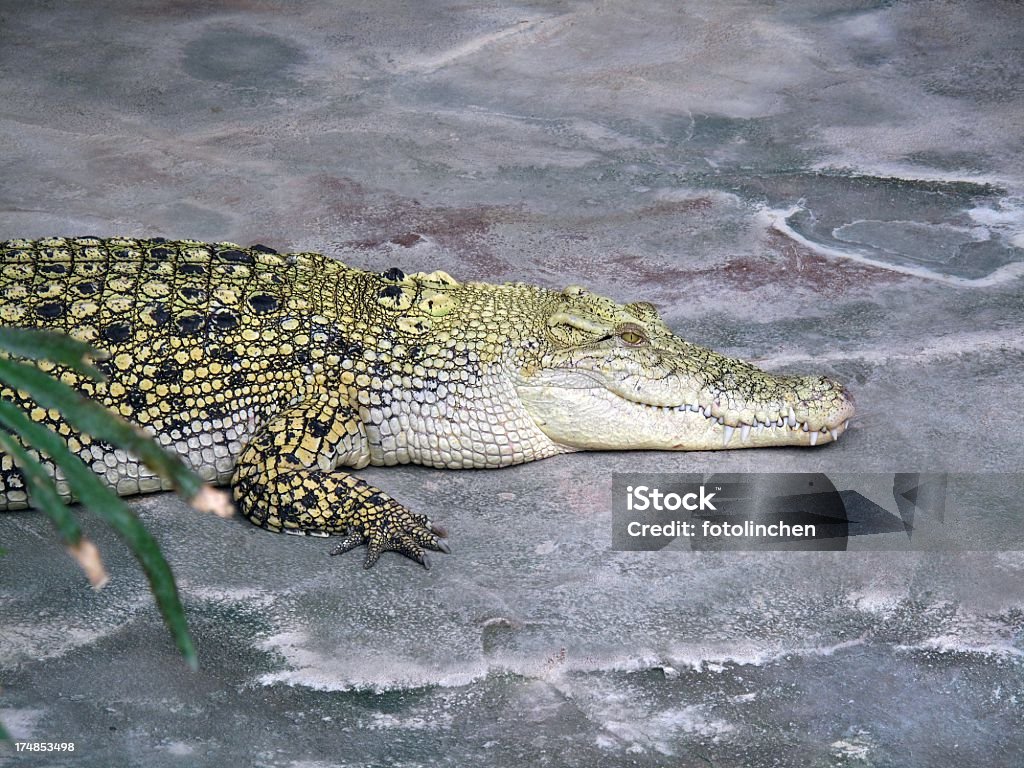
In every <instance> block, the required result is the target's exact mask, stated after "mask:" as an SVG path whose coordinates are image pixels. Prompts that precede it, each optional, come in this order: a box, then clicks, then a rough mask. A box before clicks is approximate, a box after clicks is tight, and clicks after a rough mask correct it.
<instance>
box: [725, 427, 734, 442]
mask: <svg viewBox="0 0 1024 768" xmlns="http://www.w3.org/2000/svg"><path fill="white" fill-rule="evenodd" d="M735 431H736V429H735V427H729V426H727V427H726V428H725V432H724V433H723V437H722V445H728V444H729V441H730V440H732V436H733V433H734V432H735Z"/></svg>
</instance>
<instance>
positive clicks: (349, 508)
mask: <svg viewBox="0 0 1024 768" xmlns="http://www.w3.org/2000/svg"><path fill="white" fill-rule="evenodd" d="M367 460H368V447H367V443H366V433H365V431H364V429H363V424H362V422H361V421H360V420H359V417H358V414H357V413H356V412H355V411H354V409H352V408H351V407H350V406H348V405H347V404H346V403H344V402H342V401H341V400H340V398H338V397H337V396H328V395H325V396H322V397H319V398H315V399H312V400H309V401H306V402H303V403H300V404H297V405H294V406H292V407H290V408H288V409H287V410H286V411H283V412H282V413H280V414H278V415H277V416H275V417H274V418H273V419H271V420H270V421H269V422H267V423H266V424H265V425H264V426H263V427H262V428H261V429H259V430H258V431H257V432H256V433H255V434H254V435H253V438H252V440H251V441H250V442H249V444H248V446H247V447H246V449H245V451H244V452H243V453H242V456H241V458H240V459H239V462H238V466H237V467H236V468H235V473H234V477H233V478H232V480H231V485H232V489H233V490H232V493H233V496H234V499H235V503H236V504H237V505H238V508H239V509H240V510H241V511H242V514H244V515H245V516H246V517H247V518H248V519H249V520H250V521H252V522H253V523H255V524H256V525H258V526H260V527H261V528H266V529H268V530H272V531H284V532H287V533H299V534H310V535H314V536H327V535H331V534H342V535H344V536H345V539H344V540H343V541H342V542H341V543H340V544H339V545H338V546H337V547H335V548H334V550H333V551H332V552H331V554H332V555H337V554H341V553H343V552H347V551H349V550H350V549H354V548H355V547H358V546H359V545H361V544H363V543H366V545H367V548H368V552H367V555H366V562H365V565H364V567H366V568H369V567H370V566H372V565H373V564H374V563H375V562H377V558H379V557H380V555H381V553H382V552H385V551H388V550H392V551H395V552H399V553H401V554H403V555H405V556H406V557H409V558H412V559H413V560H415V561H416V562H418V563H421V564H422V565H423V566H424V567H426V568H429V567H430V561H429V559H428V558H427V555H426V553H425V552H424V551H423V550H424V549H425V548H426V549H433V550H438V551H441V552H448V551H449V550H448V546H447V545H446V544H445V543H444V542H443V541H442V540H441V539H440V537H441V536H443V535H444V531H442V530H441V529H439V528H435V527H434V526H432V525H431V523H430V520H429V519H427V517H426V516H425V515H416V514H413V513H412V512H410V511H409V510H408V509H406V508H405V507H403V506H402V505H401V504H399V503H398V502H397V501H395V500H394V499H393V498H391V497H390V496H388V495H387V494H386V493H384V492H383V491H381V490H379V489H377V488H375V487H373V486H372V485H370V484H369V483H367V482H366V481H364V480H361V479H360V478H358V477H355V476H354V475H351V474H349V473H348V472H345V471H343V470H340V469H336V467H337V466H339V465H350V466H356V467H362V466H365V465H366V462H367Z"/></svg>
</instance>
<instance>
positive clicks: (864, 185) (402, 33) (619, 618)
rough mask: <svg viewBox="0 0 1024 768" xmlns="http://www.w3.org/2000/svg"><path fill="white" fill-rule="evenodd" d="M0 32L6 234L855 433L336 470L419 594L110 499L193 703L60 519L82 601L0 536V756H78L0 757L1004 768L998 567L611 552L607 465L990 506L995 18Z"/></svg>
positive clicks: (588, 20) (299, 20) (1011, 234)
mask: <svg viewBox="0 0 1024 768" xmlns="http://www.w3.org/2000/svg"><path fill="white" fill-rule="evenodd" d="M0 39H2V41H3V45H2V46H0V73H2V75H0V237H14V236H28V237H33V236H43V235H50V234H68V235H70V234H97V235H112V234H119V233H125V234H134V235H160V236H164V237H193V238H201V239H215V240H231V241H235V242H240V243H245V244H248V243H255V242H261V243H264V244H266V245H269V246H272V247H275V248H278V249H280V250H298V249H311V250H319V251H324V252H327V253H330V254H333V255H336V256H338V257H339V258H342V259H344V260H346V261H348V262H350V263H352V264H355V265H357V266H361V267H366V268H372V269H382V268H386V267H389V266H391V265H399V266H401V267H402V268H403V269H405V270H406V271H413V270H418V269H425V270H428V271H430V270H433V269H439V268H440V269H445V270H447V271H449V272H450V273H452V274H454V275H456V276H459V277H461V278H464V279H485V280H490V281H502V280H527V281H531V282H536V283H540V284H543V285H547V286H552V287H560V286H562V285H565V284H572V283H575V284H584V285H588V286H589V287H591V288H592V289H594V290H597V291H601V292H604V293H607V294H609V295H612V296H615V297H617V298H619V299H622V300H647V301H652V302H654V303H656V304H657V305H659V306H660V307H661V309H662V311H663V313H664V315H665V316H666V317H667V319H668V320H669V321H670V323H671V324H672V325H673V326H674V327H676V328H677V329H678V330H679V332H680V333H682V334H683V335H685V336H686V337H687V338H688V339H690V340H692V341H695V342H699V343H701V344H705V345H708V346H711V347H714V348H716V349H718V350H720V351H723V352H726V353H730V354H736V355H740V356H743V357H747V358H756V359H758V360H760V361H761V363H762V365H764V366H766V367H769V368H771V369H774V370H785V371H794V372H795V371H814V372H821V373H826V374H830V375H834V376H837V377H839V378H842V379H843V380H845V381H847V382H848V383H849V385H850V387H851V389H852V391H853V393H854V395H855V397H856V398H857V402H858V406H859V416H858V418H857V419H856V420H855V422H854V423H853V425H852V427H851V429H850V431H849V432H848V433H847V434H846V435H844V436H843V437H842V439H841V440H840V441H839V443H838V444H836V445H834V446H828V447H823V448H821V449H817V450H797V449H775V450H763V451H738V452H727V453H714V454H705V453H695V454H666V453H661V454H658V453H652V454H580V455H574V456H564V457H559V458H556V459H551V460H548V461H545V462H541V463H538V464H534V465H527V466H524V467H519V468H514V469H509V470H501V471H494V472H468V471H467V472H444V471H435V470H427V469H422V468H415V467H406V468H398V469H388V470H373V471H366V472H365V473H363V474H364V476H366V477H367V478H368V479H371V480H372V481H374V482H376V483H377V484H379V485H380V486H382V487H383V488H385V489H387V490H388V491H389V492H391V493H393V494H394V495H395V496H396V497H398V498H399V499H401V500H403V501H405V502H406V503H407V504H408V505H409V506H411V507H412V508H414V509H416V510H419V511H425V512H428V513H429V514H430V515H431V516H432V517H433V518H434V519H435V520H437V521H439V522H442V523H443V524H444V525H446V527H447V528H448V529H449V531H450V534H451V538H450V541H451V546H452V549H453V554H452V555H450V556H443V555H439V556H437V557H435V558H434V567H433V569H432V570H431V571H429V572H425V571H422V570H421V569H418V568H417V567H415V566H414V565H413V564H411V563H409V562H406V561H403V560H401V559H400V558H398V557H397V556H388V557H385V558H384V559H383V560H382V561H381V563H380V564H379V565H378V566H377V567H376V568H374V569H373V570H371V571H363V570H362V569H361V568H359V562H358V558H356V557H352V556H350V557H349V558H347V559H330V558H328V557H327V556H326V550H327V549H328V547H329V544H328V543H327V542H323V541H319V540H315V539H309V540H306V539H298V538H292V537H280V536H274V535H271V534H268V533H265V532H262V531H259V530H256V529H254V528H252V527H251V526H249V525H248V524H247V523H245V522H243V521H229V522H224V521H220V520H216V519H208V518H204V517H199V516H196V515H195V514H193V513H191V512H190V511H189V510H188V509H187V508H186V507H185V506H184V505H183V504H182V503H181V502H179V501H178V500H176V499H175V498H174V497H172V496H157V497H150V498H146V499H143V500H140V501H139V502H138V503H137V504H135V508H136V509H137V510H138V512H139V514H140V515H141V516H142V517H143V518H144V519H145V521H146V523H147V525H148V526H149V527H150V529H151V530H152V531H153V532H154V534H155V535H156V536H157V537H158V539H159V541H160V543H161V545H162V547H163V549H164V551H165V553H166V554H167V556H168V558H169V560H170V562H171V564H172V566H173V568H174V570H175V573H176V575H177V578H178V582H179V587H180V589H181V592H182V595H183V598H184V601H185V604H186V608H187V610H188V615H189V620H190V625H191V627H192V631H193V634H194V637H195V639H196V642H197V645H198V648H199V654H200V659H201V664H202V666H201V670H200V671H199V672H198V673H196V674H193V673H190V672H188V671H187V670H186V669H185V667H184V665H183V664H182V663H181V662H180V660H179V659H178V658H177V657H176V655H175V653H174V650H173V648H172V646H171V643H170V641H169V638H168V635H167V632H166V631H165V629H164V628H163V626H162V624H161V622H160V620H159V617H158V616H157V614H156V612H155V609H154V608H153V606H152V601H151V599H150V596H149V593H148V591H147V587H146V584H145V581H144V579H143V578H142V577H141V575H140V574H139V571H138V569H137V568H136V567H135V566H134V564H133V562H132V560H131V558H130V556H129V555H128V554H127V553H126V551H125V550H124V548H123V546H122V545H121V544H120V543H119V542H118V541H117V540H116V539H114V538H113V537H112V535H111V534H109V533H108V532H107V531H105V530H104V529H103V528H102V527H101V526H99V525H97V524H96V522H95V520H94V519H93V518H92V517H90V516H89V515H88V514H85V515H84V516H83V517H84V519H85V521H86V524H87V527H88V529H89V534H90V536H92V537H93V538H94V539H95V540H96V541H97V542H98V544H99V545H100V547H101V549H102V552H103V555H104V557H105V560H106V562H107V565H108V567H109V569H110V571H111V574H112V576H113V579H112V582H111V584H110V585H109V586H108V587H107V588H106V589H104V590H103V591H102V592H100V593H98V594H95V593H93V592H91V591H90V590H89V589H88V588H87V586H86V585H85V583H84V581H83V579H82V577H81V575H80V574H79V573H78V572H77V570H76V567H75V566H74V565H73V564H72V563H71V562H70V561H69V560H68V559H67V558H66V557H65V556H64V554H63V553H62V551H61V550H60V548H59V547H58V545H57V544H56V541H55V537H54V535H53V533H52V532H51V530H50V529H49V527H48V524H47V523H46V522H45V521H44V520H43V519H42V518H41V517H40V516H39V515H38V514H35V513H24V514H17V515H6V516H4V517H3V518H2V519H0V541H2V547H3V549H4V550H5V554H4V555H3V556H2V557H0V686H2V691H0V721H2V722H3V723H4V724H5V725H6V727H7V728H8V730H9V731H10V732H11V734H12V736H13V737H14V738H15V739H16V740H20V741H46V742H52V741H73V742H74V743H75V747H76V749H75V753H74V754H73V755H62V756H61V755H47V756H41V755H30V754H27V753H18V754H15V753H13V752H8V753H7V754H6V755H4V754H0V764H3V765H7V764H10V765H46V766H53V765H58V766H63V765H67V766H71V765H74V766H118V765H125V766H127V765H140V764H144V765H153V766H206V765H209V766H215V765H216V766H220V765H257V766H295V767H296V768H298V767H299V766H303V767H313V766H316V767H317V768H320V767H324V768H326V766H360V767H363V766H366V767H369V766H384V765H401V766H440V765H477V764H481V765H482V764H487V765H499V766H503V765H508V766H522V765H550V766H591V765H634V766H665V765H672V766H689V765H709V764H710V765H717V766H768V765H771V766H824V765H829V766H846V765H849V766H853V765H872V766H945V765H949V766H953V765H956V766H989V765H1012V764H1016V763H1019V762H1020V761H1021V759H1022V758H1021V754H1022V753H1024V737H1021V735H1020V734H1021V733H1022V732H1024V730H1022V728H1021V726H1022V725H1024V723H1022V720H1024V690H1022V682H1024V670H1022V664H1021V658H1022V653H1024V638H1022V627H1024V618H1022V617H1024V605H1022V598H1021V586H1022V582H1024V555H1022V554H1021V552H1020V551H1016V550H1015V549H1013V548H1012V543H1011V544H1008V545H1007V546H1006V547H1005V549H1004V550H1003V551H985V552H960V553H956V552H944V553H942V552H940V553H935V552H933V553H924V552H821V553H758V554H753V553H746V554H744V553H696V552H682V551H665V552H656V553H624V552H612V551H610V543H611V515H610V508H611V500H610V494H611V475H612V473H613V472H616V471H627V470H628V471H635V470H637V469H638V468H642V469H644V470H650V471H658V472H681V471H685V472H708V473H710V472H745V471H801V472H824V473H839V472H856V471H875V472H896V471H899V472H943V471H957V472H984V473H1014V472H1016V473H1020V472H1021V469H1022V466H1021V465H1022V450H1021V447H1020V424H1021V420H1020V418H1019V417H1018V416H1017V413H1018V411H1019V409H1020V403H1021V402H1022V400H1024V385H1022V384H1021V377H1020V371H1021V364H1022V362H1024V344H1022V342H1021V339H1022V338H1024V300H1022V299H1024V292H1022V285H1024V283H1022V275H1024V196H1022V195H1024V159H1022V158H1024V152H1022V151H1021V150H1022V149H1024V147H1022V142H1021V136H1022V134H1021V130H1020V126H1021V125H1022V124H1024V121H1022V117H1024V87H1022V85H1021V84H1022V83H1024V77H1022V74H1024V73H1022V64H1021V61H1022V59H1021V56H1020V53H1021V50H1022V49H1024V11H1022V10H1021V8H1020V6H1019V4H1017V3H1013V2H1003V3H1000V2H977V3H952V2H920V1H911V2H900V3H891V2H854V1H852V0H848V1H846V2H842V1H840V0H836V1H835V2H826V3H820V2H788V3H763V2H747V3H744V2H725V3H722V2H693V3H686V4H681V3H675V2H668V1H666V2H638V3H599V2H537V3H521V4H517V5H499V4H479V3H469V4H462V5H445V4H441V3H433V2H418V3H407V2H397V1H395V2H378V3H365V4H339V3H332V2H324V1H320V2H309V3H302V4H296V3H279V2H272V1H271V0H254V1H253V2H228V3H204V2H190V1H189V0H166V1H165V2H156V1H153V2H143V3H133V4H125V3H115V2H99V1H97V2H90V3H57V2H37V3H32V4H25V3H16V2H0ZM992 478H993V480H992V482H994V483H1004V484H1011V483H1020V474H1017V475H1016V477H1010V476H1007V475H1005V474H993V475H992ZM1008 487H1011V488H1012V487H1014V486H1012V485H1010V486H1008ZM1007 495H1008V496H1009V497H1010V498H1011V499H1013V494H1012V493H1011V494H1004V497H1005V496H1007ZM1017 498H1019V496H1018V497H1017ZM1021 514H1022V512H1021V508H1020V507H1019V506H1017V504H1016V503H1015V502H1013V501H1010V502H1009V503H1007V504H1006V505H1005V506H1004V507H1003V508H1000V509H993V510H992V515H991V522H989V523H988V524H987V527H986V522H985V520H986V518H985V517H984V516H983V515H982V516H978V517H977V518H976V519H977V523H976V524H977V525H978V526H979V531H978V532H979V533H983V534H985V536H986V537H987V538H988V539H989V540H991V539H992V538H993V537H994V538H998V536H999V531H1000V528H999V526H1000V525H1001V524H1003V523H1004V522H1005V521H1007V520H1012V521H1015V522H1019V520H1020V516H1021ZM982 529H984V530H982ZM999 549H1000V547H992V550H999Z"/></svg>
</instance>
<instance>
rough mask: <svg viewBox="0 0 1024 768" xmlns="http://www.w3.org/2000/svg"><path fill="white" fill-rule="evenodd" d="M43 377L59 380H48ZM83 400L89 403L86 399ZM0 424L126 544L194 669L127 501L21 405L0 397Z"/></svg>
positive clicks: (171, 595) (151, 543)
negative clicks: (51, 466)
mask: <svg viewBox="0 0 1024 768" xmlns="http://www.w3.org/2000/svg"><path fill="white" fill-rule="evenodd" d="M3 362H10V361H3ZM37 373H38V372H37ZM40 375H41V376H43V377H44V378H46V376H45V374H42V373H40ZM6 376H7V373H6V371H5V370H2V369H0V378H6ZM7 380H8V382H9V381H10V380H9V379H7ZM48 383H59V382H52V381H50V382H48ZM31 384H32V386H33V387H36V386H38V381H36V380H31ZM15 386H17V387H18V388H19V389H24V388H25V387H23V386H22V385H21V384H17V385H15ZM61 386H63V385H61ZM72 394H74V393H72ZM86 402H89V401H86ZM41 404H42V403H41ZM89 404H90V405H95V403H91V402H90V403H89ZM76 405H77V404H76ZM50 407H55V406H50ZM97 407H99V406H97ZM100 411H101V413H102V414H106V413H107V412H106V411H104V410H103V409H102V408H100ZM0 424H3V425H4V426H6V427H7V428H8V429H10V430H12V431H13V432H15V433H16V434H18V435H20V436H21V438H22V439H23V440H24V441H25V442H26V443H27V444H29V445H31V446H32V447H33V448H35V449H36V450H38V451H40V452H41V453H44V454H46V455H47V456H49V457H50V458H51V459H52V460H53V461H54V463H56V464H57V466H59V467H60V468H61V469H63V470H64V476H65V478H66V479H67V481H68V485H70V486H71V491H72V492H73V493H74V495H75V497H76V498H77V499H78V500H79V501H81V502H82V503H83V504H85V505H86V506H87V507H89V508H90V509H91V510H92V511H93V512H95V513H96V514H97V515H99V516H100V517H101V518H102V519H103V520H105V521H106V522H107V523H108V524H109V525H110V527H111V528H113V529H114V530H115V531H116V532H117V533H118V535H119V536H120V537H121V538H122V539H123V540H124V541H125V542H126V543H127V544H128V546H129V547H130V548H131V550H132V552H133V553H134V554H135V557H136V559H137V560H138V561H139V564H140V565H141V566H142V570H143V571H144V572H145V574H146V577H147V578H148V579H149V584H150V589H151V590H152V592H153V596H154V598H155V599H156V604H157V607H158V608H159V609H160V613H161V614H163V617H164V621H165V622H167V627H168V628H169V629H170V631H171V635H172V636H173V637H174V641H175V643H176V645H177V646H178V650H180V651H181V654H182V656H184V657H185V661H186V662H187V663H188V665H189V666H190V667H192V669H197V668H198V666H199V662H198V659H197V658H196V651H195V646H194V645H193V644H192V638H191V637H190V636H189V633H188V625H187V623H186V622H185V611H184V609H183V608H182V605H181V599H180V597H179V596H178V589H177V587H176V586H175V584H174V575H173V574H172V573H171V569H170V566H168V565H167V561H166V560H165V559H164V556H163V555H162V554H161V552H160V548H159V547H158V546H157V543H156V541H155V540H154V539H153V537H152V536H151V535H150V533H149V531H147V530H146V528H145V526H143V525H142V523H141V522H140V521H139V519H138V518H137V517H136V516H135V515H134V514H133V513H132V511H131V510H130V509H128V506H127V505H126V504H125V503H124V502H123V501H122V500H121V499H120V498H119V497H118V496H116V495H115V494H114V493H113V492H112V491H111V490H110V489H109V488H107V486H105V485H104V484H103V482H102V481H101V480H100V479H99V477H98V476H97V475H96V474H95V473H94V472H93V471H92V470H91V469H89V468H88V467H87V466H85V464H83V463H82V461H81V459H79V458H78V457H77V456H75V455H74V454H73V453H71V451H70V450H69V449H68V447H67V445H66V444H65V442H64V440H63V438H61V437H60V435H57V434H56V433H54V432H52V431H51V430H49V429H47V428H46V427H44V426H42V425H40V424H37V423H36V422H34V421H32V419H30V418H29V417H28V416H27V415H26V414H25V412H24V411H22V410H21V409H20V408H18V407H17V406H16V405H14V404H13V403H9V402H7V401H4V400H0ZM154 447H156V446H154Z"/></svg>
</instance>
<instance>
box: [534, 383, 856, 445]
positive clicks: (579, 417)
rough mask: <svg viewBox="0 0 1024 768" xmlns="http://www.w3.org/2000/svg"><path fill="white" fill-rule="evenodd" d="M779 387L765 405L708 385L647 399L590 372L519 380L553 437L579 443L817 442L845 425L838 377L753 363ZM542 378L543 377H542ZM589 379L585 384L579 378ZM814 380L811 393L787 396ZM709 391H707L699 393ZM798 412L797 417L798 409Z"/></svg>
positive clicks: (846, 401)
mask: <svg viewBox="0 0 1024 768" xmlns="http://www.w3.org/2000/svg"><path fill="white" fill-rule="evenodd" d="M757 373H758V375H759V376H762V377H764V379H765V381H766V382H771V383H772V384H774V385H775V386H776V387H778V389H779V391H778V392H777V396H776V397H775V398H773V400H774V401H775V402H774V403H773V404H772V405H770V406H759V405H758V404H754V403H750V404H746V407H738V406H737V405H736V403H735V402H732V403H730V404H731V405H732V406H733V407H731V408H730V407H726V406H724V405H723V403H729V401H730V398H729V396H728V394H729V393H728V392H727V391H725V390H723V391H721V392H720V393H717V395H716V393H714V392H711V393H710V394H711V395H712V397H711V398H710V399H709V401H708V402H707V403H706V404H705V405H701V404H700V403H699V402H694V403H692V404H689V403H687V404H681V405H650V404H647V403H643V402H639V401H638V400H634V399H630V398H628V397H626V396H624V394H623V393H622V392H621V391H619V392H617V391H613V390H612V389H608V388H606V387H604V386H595V381H594V378H593V377H592V376H590V375H586V374H582V375H580V374H577V375H576V376H574V377H573V378H575V379H576V384H575V385H568V386H567V377H566V376H564V375H557V376H553V377H545V376H543V375H541V376H537V377H534V378H533V380H532V381H530V382H529V383H526V382H521V383H520V385H519V386H518V387H517V391H518V394H519V397H520V399H521V401H522V403H523V405H524V407H525V408H526V410H527V411H528V412H529V414H530V415H531V416H532V417H533V419H534V421H535V422H536V424H537V426H538V427H539V428H540V429H541V430H542V431H543V432H544V433H545V434H546V435H547V436H548V437H549V438H550V439H551V440H552V441H553V442H555V443H557V444H559V445H562V446H565V447H567V448H572V449H577V450H643V449H653V450H667V451H668V450H674V451H702V450H721V449H726V448H767V447H772V446H785V445H798V446H815V445H823V444H825V443H829V442H834V441H835V440H837V439H838V438H839V436H840V435H842V434H843V432H845V431H846V429H847V427H848V426H849V422H850V418H851V417H852V416H853V411H854V407H853V399H852V398H851V397H850V395H849V394H848V393H847V392H846V391H845V389H843V388H842V387H841V386H840V385H839V384H837V383H835V382H832V381H831V380H828V379H824V378H820V377H806V378H800V377H781V376H780V377H772V376H771V375H770V374H766V373H764V372H763V371H757ZM546 378H548V381H544V379H546ZM585 381H586V382H588V384H584V382H585ZM812 384H813V386H814V387H815V388H816V391H817V392H818V393H819V394H818V396H817V397H816V398H815V400H813V401H810V402H808V401H807V400H806V399H804V400H802V401H800V402H799V403H798V404H797V407H796V408H794V407H793V406H788V405H786V404H785V403H786V402H787V401H794V400H796V399H798V397H799V396H798V394H797V393H800V392H806V391H807V388H808V387H810V386H811V385H812ZM703 399H708V398H703ZM798 412H799V413H800V414H801V416H802V417H803V418H804V420H803V421H801V420H799V419H798V416H797V413H798Z"/></svg>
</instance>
